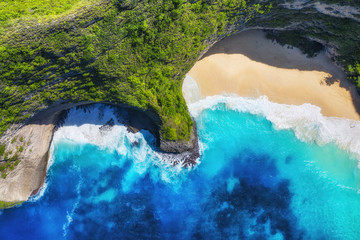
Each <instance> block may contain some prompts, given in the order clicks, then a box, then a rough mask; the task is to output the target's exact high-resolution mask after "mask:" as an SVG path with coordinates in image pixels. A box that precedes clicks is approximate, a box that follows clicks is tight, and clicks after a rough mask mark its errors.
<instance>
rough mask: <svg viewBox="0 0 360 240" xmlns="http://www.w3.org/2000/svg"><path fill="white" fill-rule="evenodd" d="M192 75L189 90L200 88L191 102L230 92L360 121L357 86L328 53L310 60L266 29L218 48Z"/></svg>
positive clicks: (226, 41)
mask: <svg viewBox="0 0 360 240" xmlns="http://www.w3.org/2000/svg"><path fill="white" fill-rule="evenodd" d="M189 76H190V77H191V78H192V79H194V80H195V81H196V83H193V82H192V83H191V82H190V81H189V79H185V81H184V85H189V86H185V88H187V89H189V88H191V86H190V85H192V86H193V85H194V84H197V85H198V88H199V93H197V94H199V96H191V97H189V96H186V95H188V93H185V92H186V91H187V90H185V91H183V92H184V97H185V99H186V100H187V101H188V103H189V101H190V102H193V101H196V100H199V99H204V98H206V97H207V96H213V95H222V94H224V93H225V94H237V95H239V96H242V97H250V98H258V97H260V96H264V95H265V96H267V97H268V98H269V100H270V101H273V102H276V103H280V104H291V105H301V104H304V103H311V104H313V105H315V106H318V107H320V108H321V109H322V110H321V113H322V114H323V115H325V116H329V117H340V118H347V119H352V120H357V121H359V120H360V115H359V110H360V97H359V95H358V94H357V92H356V88H355V86H353V85H352V84H351V83H350V82H349V81H347V79H346V76H345V74H344V72H343V71H342V70H341V69H340V68H339V67H337V66H336V65H335V64H334V63H332V62H331V60H330V58H329V57H328V56H327V55H326V53H325V52H321V53H320V54H319V55H318V56H316V57H314V58H307V57H306V55H304V54H302V53H301V51H300V50H299V49H297V48H291V47H289V46H281V45H280V44H278V43H275V42H272V41H271V40H269V39H267V38H266V37H265V33H264V32H263V31H260V30H247V31H244V32H241V33H239V34H235V35H233V36H230V37H228V38H225V39H223V40H222V41H220V42H218V43H216V44H215V45H214V46H213V47H212V48H211V49H210V50H209V51H208V52H207V53H206V54H205V55H204V56H203V57H202V58H201V59H200V60H199V61H198V62H197V63H196V64H195V65H194V66H193V68H192V69H191V70H190V71H189V73H188V77H189ZM188 77H187V78H188ZM190 80H191V79H190ZM184 85H183V87H184ZM193 95H194V94H193ZM195 95H196V93H195ZM190 99H191V100H190Z"/></svg>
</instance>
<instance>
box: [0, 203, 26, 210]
mask: <svg viewBox="0 0 360 240" xmlns="http://www.w3.org/2000/svg"><path fill="white" fill-rule="evenodd" d="M22 203H23V202H3V201H0V209H4V208H11V207H14V206H16V205H20V204H22Z"/></svg>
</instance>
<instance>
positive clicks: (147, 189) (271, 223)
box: [0, 103, 360, 240]
mask: <svg viewBox="0 0 360 240" xmlns="http://www.w3.org/2000/svg"><path fill="white" fill-rule="evenodd" d="M195 117H196V122H197V126H198V133H199V137H200V142H201V144H200V145H201V149H202V152H203V153H202V157H201V159H200V160H199V162H200V164H199V165H198V166H197V167H195V168H193V169H182V168H181V167H180V166H175V167H173V166H170V165H169V164H167V163H166V162H164V161H163V159H166V158H169V156H165V155H161V154H159V153H157V152H156V151H154V150H153V149H154V141H155V139H154V137H153V136H152V135H151V134H149V133H148V132H147V131H142V132H139V133H136V134H133V133H129V132H127V130H126V127H125V126H123V125H121V119H122V118H126V113H123V112H116V113H113V109H111V108H110V107H107V106H104V105H95V106H93V107H90V108H87V109H86V110H84V109H78V110H75V109H73V110H71V111H70V113H69V114H68V118H67V120H66V122H65V124H64V126H63V127H61V128H60V129H59V130H58V131H57V132H56V134H55V136H54V141H53V145H52V157H51V161H50V163H51V166H50V167H49V170H48V176H47V181H46V182H47V186H46V188H44V191H43V192H42V193H41V194H40V195H38V196H36V197H35V198H33V199H32V200H31V201H29V202H27V203H24V204H22V206H20V207H16V208H13V209H7V210H3V211H1V214H0V239H51V240H53V239H360V225H359V223H360V193H359V192H360V191H359V190H360V171H359V168H358V166H357V165H358V160H357V159H356V158H355V157H352V155H350V154H349V153H347V152H346V151H345V150H341V149H339V148H338V147H337V146H336V145H335V144H331V143H330V144H325V145H322V146H319V145H317V144H316V143H314V142H307V143H306V142H303V141H300V140H299V139H298V138H297V137H296V136H295V133H294V131H292V130H276V129H275V128H274V126H273V124H272V123H271V122H270V121H268V120H267V119H266V118H265V117H263V116H262V115H254V114H250V113H246V112H239V111H237V110H232V109H230V108H228V107H227V106H226V104H224V103H220V104H217V105H216V106H215V107H214V106H213V107H212V108H211V109H210V108H208V109H205V110H203V111H201V113H200V114H198V115H196V116H195ZM111 118H113V119H114V120H115V126H113V127H108V128H104V127H102V128H101V125H103V124H104V123H106V122H107V121H109V120H110V119H111Z"/></svg>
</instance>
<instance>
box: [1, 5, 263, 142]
mask: <svg viewBox="0 0 360 240" xmlns="http://www.w3.org/2000/svg"><path fill="white" fill-rule="evenodd" d="M5 2H6V4H7V5H6V6H7V7H6V9H8V10H9V9H13V8H12V5H13V4H16V3H17V2H18V1H5ZM33 2H34V3H36V4H37V2H38V3H40V2H47V3H48V8H49V9H48V11H40V10H39V13H38V16H40V15H41V14H43V15H47V14H53V13H61V12H63V11H67V10H68V9H69V7H66V6H67V5H68V3H70V2H76V1H60V2H61V4H60V3H58V4H55V5H56V6H61V7H60V8H57V7H56V9H60V10H59V11H58V10H52V5H51V4H50V1H33ZM62 3H64V5H62ZM14 6H15V5H14ZM14 9H15V8H14ZM268 9H269V7H268V6H263V5H260V4H252V3H251V2H245V1H244V0H217V1H205V0H204V1H203V0H199V1H188V0H144V1H136V0H133V1H132V0H126V1H116V0H114V1H102V2H100V3H98V4H96V5H90V6H88V8H87V10H86V11H82V10H81V9H79V10H72V15H69V16H66V17H62V18H58V19H57V21H55V22H54V21H52V20H51V19H50V18H49V17H47V18H41V21H42V22H41V24H34V21H30V20H27V16H28V14H27V13H26V11H25V12H23V11H20V12H19V14H17V15H14V16H15V17H17V19H18V22H20V21H21V22H22V23H21V26H23V27H21V28H20V30H19V29H17V27H16V24H15V25H13V26H12V27H8V29H7V34H4V35H2V36H1V38H0V134H1V133H2V132H4V131H5V130H6V129H7V128H8V127H9V125H10V124H13V123H17V122H23V121H24V120H26V119H27V118H29V117H30V116H31V115H33V114H34V113H35V112H37V111H39V110H41V109H43V108H45V107H46V106H48V105H50V104H52V103H54V102H56V101H58V100H65V101H68V102H79V101H106V102H112V103H125V104H129V105H131V106H135V107H139V108H141V109H147V110H151V111H153V112H156V113H157V114H158V115H159V116H160V118H161V121H162V128H161V134H162V136H163V137H164V138H165V139H168V140H179V139H189V136H190V132H191V127H192V124H193V122H192V119H191V118H190V116H189V113H188V111H187V106H186V104H185V101H184V99H183V97H182V93H181V82H182V79H183V77H184V74H185V73H186V72H187V71H188V70H189V69H190V67H191V66H192V65H193V63H194V62H195V61H196V60H197V57H198V56H199V54H200V52H201V51H203V50H204V49H205V48H206V47H207V46H208V45H207V41H206V40H208V41H209V40H211V39H212V38H215V37H216V36H218V35H219V34H225V33H226V32H227V26H229V25H230V24H235V23H236V22H238V21H241V22H244V21H248V20H249V19H251V18H252V16H254V15H256V14H261V13H264V11H267V10H268ZM11 16H12V15H11ZM72 16H73V17H72ZM75 16H76V17H75ZM7 21H9V20H7ZM24 26H26V27H24Z"/></svg>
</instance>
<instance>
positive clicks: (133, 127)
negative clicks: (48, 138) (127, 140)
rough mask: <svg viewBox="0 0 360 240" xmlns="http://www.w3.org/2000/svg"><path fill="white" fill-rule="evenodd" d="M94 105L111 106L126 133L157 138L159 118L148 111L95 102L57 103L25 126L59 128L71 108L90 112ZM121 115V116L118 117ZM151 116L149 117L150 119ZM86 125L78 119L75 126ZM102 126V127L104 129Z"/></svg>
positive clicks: (108, 123) (84, 121)
mask: <svg viewBox="0 0 360 240" xmlns="http://www.w3.org/2000/svg"><path fill="white" fill-rule="evenodd" d="M94 104H103V105H108V106H111V107H112V108H113V109H114V111H115V112H116V114H117V115H118V116H119V117H121V124H124V125H126V126H128V131H130V132H137V131H140V130H148V131H150V132H151V133H152V134H153V135H154V136H155V137H156V138H159V122H160V118H159V119H157V116H152V115H154V114H153V113H150V112H148V111H144V110H141V109H137V108H135V107H131V106H127V105H114V104H110V103H101V102H100V103H96V102H80V103H65V102H58V103H55V104H53V105H51V106H50V107H48V108H46V109H44V110H42V111H40V112H38V113H37V114H36V115H34V116H33V117H32V118H30V119H29V120H28V121H27V123H26V125H27V124H39V125H48V124H54V125H56V126H57V127H58V126H61V125H62V124H63V123H64V121H65V119H66V117H67V114H68V111H69V110H70V109H72V108H76V109H83V110H84V111H85V112H86V111H90V110H91V109H90V108H91V107H92V106H93V105H94ZM120 115H121V116H120ZM150 116H151V117H150ZM84 123H88V122H87V120H86V119H79V123H76V125H81V124H84ZM105 125H107V126H111V125H113V124H112V122H107V123H106V124H105ZM105 125H104V127H106V126H105Z"/></svg>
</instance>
